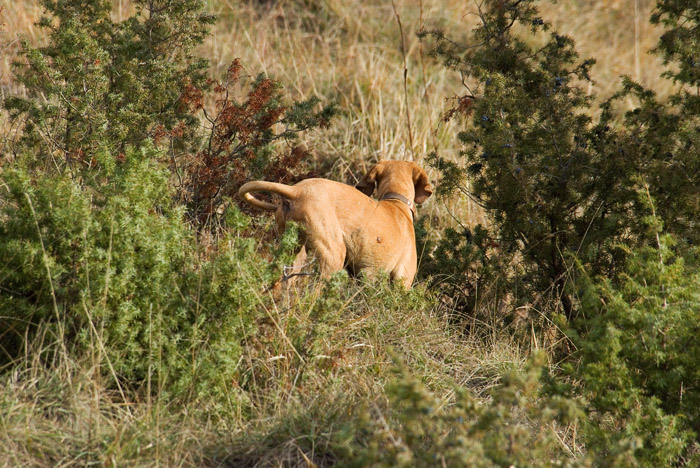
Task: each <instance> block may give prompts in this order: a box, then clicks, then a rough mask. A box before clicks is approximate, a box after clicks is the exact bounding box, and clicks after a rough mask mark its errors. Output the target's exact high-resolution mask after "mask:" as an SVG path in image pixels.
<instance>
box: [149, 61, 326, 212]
mask: <svg viewBox="0 0 700 468" xmlns="http://www.w3.org/2000/svg"><path fill="white" fill-rule="evenodd" d="M243 71H244V70H243V67H242V65H241V63H240V61H239V60H238V59H236V60H234V61H233V63H232V64H231V66H230V67H229V68H228V72H227V74H226V77H225V78H224V80H223V81H210V83H209V84H210V86H211V88H210V89H211V91H212V94H213V95H212V96H211V97H210V98H207V96H205V92H204V91H203V90H201V89H198V88H196V87H194V86H192V85H188V86H186V90H185V93H184V94H183V96H182V98H181V100H180V105H182V106H184V107H186V108H187V109H188V110H189V111H190V112H191V113H193V114H195V113H199V112H201V113H202V115H203V117H204V120H205V122H206V124H205V128H206V132H205V136H204V139H203V141H202V144H201V147H200V148H199V150H198V151H196V152H192V154H189V155H188V156H186V157H185V159H184V161H183V163H182V167H180V168H179V169H178V168H176V170H177V172H178V174H179V175H181V180H182V184H181V187H180V188H181V191H182V194H183V197H184V198H185V200H186V203H187V205H188V207H189V209H190V213H191V215H192V218H193V219H194V220H195V221H196V222H197V223H199V224H200V225H203V224H205V223H206V222H207V221H208V220H209V219H210V218H211V217H212V215H213V214H214V213H216V211H217V209H218V208H219V207H220V206H221V205H222V203H223V202H224V201H225V200H226V199H230V198H231V197H233V196H234V195H235V193H236V192H237V190H238V188H239V187H240V186H241V185H242V184H243V183H244V182H245V181H247V180H249V179H253V178H254V179H267V180H273V181H276V182H283V183H294V182H296V181H298V180H301V179H304V178H307V177H309V176H311V175H312V174H311V173H308V172H307V173H303V172H302V171H303V169H302V167H303V164H302V163H303V162H304V160H305V159H306V158H307V156H308V152H307V151H306V149H304V147H303V146H302V145H300V144H298V142H297V138H298V134H299V133H300V132H302V131H304V130H308V129H311V128H314V127H327V126H328V123H329V120H330V119H331V118H332V117H333V115H334V114H335V113H336V109H335V107H334V106H333V105H327V106H325V107H322V108H321V109H320V110H316V108H317V107H318V103H319V100H318V99H317V98H312V99H309V100H307V101H302V102H294V103H291V104H288V103H286V102H285V101H284V99H283V96H282V93H281V92H280V90H281V86H280V84H279V83H278V82H276V81H274V80H272V79H270V78H267V77H265V76H264V75H263V74H260V75H258V76H257V77H256V78H255V79H252V80H251V79H250V77H249V76H248V75H244V74H243ZM237 94H240V95H242V96H243V97H242V98H237ZM207 101H210V102H213V104H212V105H211V106H207V105H206V102H207ZM166 134H167V135H168V136H170V137H171V138H173V137H177V135H175V134H173V132H172V131H170V132H166V131H165V129H160V130H159V132H156V135H157V137H162V136H164V135H166ZM278 142H282V143H286V145H287V146H288V148H289V150H288V151H283V150H282V151H276V150H275V149H276V148H275V146H276V145H275V143H278Z"/></svg>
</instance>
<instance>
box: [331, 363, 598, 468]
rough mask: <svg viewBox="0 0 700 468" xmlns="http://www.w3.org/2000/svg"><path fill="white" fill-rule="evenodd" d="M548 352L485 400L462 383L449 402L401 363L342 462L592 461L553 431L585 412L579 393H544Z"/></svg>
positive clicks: (508, 463)
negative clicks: (383, 400) (383, 405)
mask: <svg viewBox="0 0 700 468" xmlns="http://www.w3.org/2000/svg"><path fill="white" fill-rule="evenodd" d="M542 359H543V355H541V354H540V355H538V356H536V357H533V358H532V359H531V361H530V362H529V364H528V365H527V366H526V368H525V369H524V370H523V371H522V372H518V371H511V372H506V373H505V374H504V375H503V376H502V382H501V384H500V385H498V386H497V387H496V388H494V389H493V390H491V391H490V392H489V393H490V396H491V399H490V401H487V402H479V401H478V400H476V399H475V398H474V397H472V396H471V395H470V393H469V391H468V390H467V389H466V388H464V387H459V386H457V387H455V388H454V395H455V396H454V401H450V402H448V401H443V400H442V399H440V398H438V397H436V396H435V395H434V394H433V393H432V392H430V391H429V390H427V389H426V387H425V385H424V384H423V383H422V382H421V379H420V378H419V377H417V376H414V375H413V374H412V373H411V372H410V371H408V369H407V368H406V367H405V366H404V365H399V366H398V367H397V375H396V380H395V381H394V382H392V383H390V384H389V386H388V389H387V393H388V396H389V408H388V409H387V410H386V411H382V413H379V409H378V408H377V409H375V410H373V411H366V412H365V414H364V420H363V423H362V424H361V425H360V427H359V428H356V429H355V431H356V438H357V442H356V445H352V444H349V445H346V450H347V452H345V453H344V454H343V456H342V457H341V460H342V461H341V463H340V466H376V467H395V466H406V467H409V466H410V467H429V466H430V467H432V466H473V467H497V466H502V467H509V466H518V467H544V466H589V465H587V463H586V460H585V459H584V457H582V456H575V455H573V454H571V453H568V452H567V451H566V449H565V448H564V446H563V445H562V443H561V441H560V439H559V438H558V437H560V436H558V435H557V434H555V432H556V431H560V432H561V433H562V434H564V432H565V430H564V429H563V428H564V427H565V425H566V424H575V423H576V422H577V421H579V419H580V418H581V417H582V416H583V413H582V412H581V409H580V405H579V404H578V403H577V402H575V401H574V400H569V399H565V398H560V397H554V398H547V397H543V396H542V394H541V387H542V386H541V384H540V376H541V374H542V369H543V367H542V366H543V362H542ZM562 424H563V425H562Z"/></svg>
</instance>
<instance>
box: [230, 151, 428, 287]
mask: <svg viewBox="0 0 700 468" xmlns="http://www.w3.org/2000/svg"><path fill="white" fill-rule="evenodd" d="M375 187H376V189H377V198H378V199H379V201H375V200H372V199H371V198H369V195H372V192H374V190H375ZM259 191H267V192H273V193H276V194H279V195H280V196H281V197H282V201H281V202H280V203H277V204H276V203H269V202H266V201H262V200H259V199H257V198H255V197H254V196H253V195H252V194H251V192H259ZM432 193H433V187H432V186H431V185H430V181H429V180H428V175H427V174H426V173H425V171H424V170H423V169H421V168H420V166H418V165H417V164H416V163H412V162H405V161H380V162H379V163H377V164H376V165H375V166H374V167H373V168H372V169H371V170H370V171H369V173H367V175H366V176H365V177H364V178H363V179H362V180H361V181H360V182H359V183H358V184H357V188H354V187H352V186H350V185H345V184H341V183H339V182H334V181H332V180H328V179H306V180H302V181H301V182H299V183H298V184H296V185H293V186H290V185H284V184H278V183H275V182H264V181H254V182H248V183H246V184H244V185H243V186H242V187H241V188H240V190H239V191H238V195H239V196H240V197H242V198H243V199H244V200H245V201H246V202H247V203H249V204H250V205H252V206H255V207H257V208H261V209H263V210H267V211H275V212H276V213H275V217H276V220H277V226H278V229H279V231H280V233H281V232H284V228H285V223H286V222H287V221H288V220H291V221H296V222H297V223H299V224H300V225H301V227H302V229H303V231H304V247H302V250H301V252H299V255H297V258H296V260H295V262H294V267H295V268H296V269H299V268H300V267H301V266H302V265H303V264H304V263H305V262H306V254H307V251H308V252H309V253H310V254H312V255H313V256H315V257H316V259H317V260H318V262H319V266H320V272H321V275H322V276H323V277H327V276H329V275H330V274H331V273H333V272H335V271H338V270H341V269H343V268H347V269H348V270H349V271H350V272H351V273H355V274H356V273H360V272H361V271H364V272H366V273H367V274H369V275H372V274H374V273H376V272H377V271H379V270H384V271H386V272H388V273H389V275H390V277H391V278H392V280H400V281H401V282H402V283H403V284H404V285H405V286H406V288H410V287H411V283H413V277H414V276H415V274H416V269H417V261H416V238H415V234H414V231H413V218H414V217H415V205H414V204H421V203H423V202H424V201H425V200H426V199H427V198H428V197H429V196H430V195H431V194H432Z"/></svg>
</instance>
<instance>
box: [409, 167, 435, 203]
mask: <svg viewBox="0 0 700 468" xmlns="http://www.w3.org/2000/svg"><path fill="white" fill-rule="evenodd" d="M413 185H414V186H415V189H416V197H415V202H416V204H417V205H420V204H421V203H423V202H425V201H426V200H427V199H428V197H429V196H430V195H432V194H433V186H432V185H430V179H428V174H426V173H425V171H424V170H423V169H422V168H421V167H419V166H417V165H416V166H414V168H413Z"/></svg>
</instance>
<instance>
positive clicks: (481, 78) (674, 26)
mask: <svg viewBox="0 0 700 468" xmlns="http://www.w3.org/2000/svg"><path fill="white" fill-rule="evenodd" d="M535 3H536V2H535V1H532V0H529V1H519V0H518V1H516V0H509V1H501V0H493V1H488V0H487V1H485V2H484V4H483V5H482V6H481V7H480V8H479V15H480V19H481V24H480V25H479V26H477V28H476V29H475V30H474V31H473V34H472V36H470V37H469V38H468V40H467V42H466V44H465V45H464V46H463V45H462V44H459V43H458V42H457V41H454V40H451V39H448V38H447V37H446V36H445V34H444V33H443V32H442V31H430V32H427V31H423V32H422V33H421V36H423V37H426V36H428V35H430V36H432V37H433V39H434V43H435V45H434V49H433V55H434V56H436V57H438V58H440V59H442V60H443V61H444V63H445V65H446V66H447V67H450V68H453V69H455V70H456V71H458V72H459V73H460V76H461V78H462V82H463V83H465V86H466V91H465V95H464V96H463V97H461V99H459V100H458V101H457V106H456V108H455V109H453V110H451V111H449V112H448V115H461V116H463V117H467V118H468V119H465V120H467V124H466V126H465V129H464V130H463V131H461V132H460V133H459V135H458V138H459V141H460V143H461V145H462V148H463V150H462V156H463V158H464V166H463V167H460V166H459V165H457V164H455V163H452V162H450V161H447V160H445V159H442V158H440V157H438V156H437V155H434V156H433V159H434V164H435V165H436V166H437V167H439V168H440V170H441V171H442V172H443V175H444V183H443V191H447V192H450V191H453V190H454V189H455V188H457V187H460V188H462V189H463V190H465V191H466V190H467V189H466V188H465V187H466V185H467V184H465V183H464V181H465V180H466V179H467V178H468V179H470V180H471V192H468V193H469V194H470V196H472V197H473V198H474V199H475V200H477V201H478V202H479V203H480V204H481V205H483V206H484V208H485V209H486V210H487V212H488V213H489V214H490V215H491V217H492V219H493V226H492V227H493V234H492V237H493V238H494V244H497V245H498V246H499V255H501V256H503V258H504V260H503V264H504V265H510V266H511V267H512V268H507V269H505V270H504V271H503V275H504V276H505V277H506V278H507V279H508V280H509V281H510V286H509V288H508V289H509V290H510V291H511V293H512V294H513V296H514V299H515V301H514V302H513V304H514V305H515V306H518V305H522V304H523V303H529V304H533V303H535V302H540V304H538V307H539V308H542V307H541V305H542V304H541V301H543V300H546V299H547V297H551V298H553V299H555V300H556V301H557V302H559V305H560V306H561V308H562V310H563V312H564V313H565V315H566V316H567V318H569V319H571V318H573V317H574V316H575V315H576V304H575V303H574V301H573V299H572V297H571V294H570V292H569V290H568V288H567V278H568V270H569V266H568V265H567V263H566V261H565V257H566V254H567V253H574V254H576V256H577V257H578V258H579V259H580V260H581V261H582V262H584V265H585V267H586V268H587V269H588V270H589V271H590V272H592V273H594V274H599V273H604V274H613V273H614V272H615V271H617V270H618V269H620V268H623V267H624V257H625V255H624V251H622V250H620V249H616V248H615V245H616V243H618V242H623V243H625V244H627V245H629V246H631V247H635V246H641V245H644V244H645V243H646V242H647V240H648V237H646V236H645V235H644V234H645V229H646V228H645V227H644V225H643V223H640V222H639V220H640V218H642V217H643V216H645V206H644V205H643V204H641V205H640V203H639V197H638V196H637V194H638V193H639V191H640V190H645V191H648V192H649V194H650V196H651V197H652V198H653V199H655V200H657V201H658V204H659V209H658V213H657V215H658V216H659V217H660V218H661V220H662V221H663V223H664V225H665V226H667V228H668V229H669V230H670V232H671V233H672V234H674V235H677V236H679V237H680V238H683V239H687V240H690V241H696V240H697V232H698V230H697V219H698V214H699V212H698V210H699V209H700V204H699V203H698V200H699V199H700V193H699V192H698V187H700V181H699V180H698V176H697V174H699V173H700V170H697V169H698V168H697V167H696V166H697V164H698V162H697V161H698V160H697V158H696V157H695V155H696V154H697V150H696V148H697V144H698V141H700V139H699V138H700V137H699V135H700V133H699V132H698V125H697V119H698V115H700V113H699V112H698V110H699V109H700V106H698V105H697V102H698V100H697V92H696V91H693V90H695V88H694V87H693V86H694V83H695V82H694V81H693V79H695V78H693V77H694V76H695V75H693V73H694V72H692V70H694V68H693V67H692V66H689V65H688V63H691V64H692V63H694V61H693V60H694V59H693V58H691V55H692V54H691V52H690V51H691V50H696V49H697V47H695V45H696V44H697V29H698V28H697V27H693V25H697V21H696V20H695V18H697V6H696V5H695V4H693V3H692V2H660V3H659V6H658V11H657V13H656V15H655V16H654V19H655V20H656V21H663V22H664V23H665V24H666V25H667V26H668V27H669V28H670V29H669V30H668V32H667V33H666V34H665V35H664V37H663V38H662V41H661V43H660V46H659V50H661V51H662V52H663V53H664V54H665V57H666V58H667V59H668V60H683V61H685V62H688V61H690V62H688V63H685V64H683V65H682V66H681V68H680V69H681V71H680V73H678V74H673V73H671V75H672V76H673V77H674V79H676V80H678V81H679V82H682V83H684V84H685V85H687V88H685V89H683V90H681V91H680V92H679V94H678V95H677V96H674V97H673V98H672V99H671V100H670V102H669V103H663V102H659V101H658V99H657V98H656V96H655V94H654V93H653V92H652V91H650V90H647V89H644V88H643V87H642V86H640V85H638V84H636V83H634V82H632V81H631V80H629V79H625V80H624V81H623V87H622V89H621V91H620V92H619V93H617V94H616V95H614V96H612V97H611V98H610V99H609V100H608V101H606V102H605V103H604V104H603V106H602V113H601V116H600V118H599V119H598V120H597V121H594V119H593V118H592V117H591V115H595V111H596V109H594V108H593V107H592V98H591V96H588V94H587V92H586V89H585V83H586V81H589V80H590V78H589V70H590V68H591V67H592V66H593V64H594V60H592V59H587V60H582V61H581V60H579V59H578V56H577V54H576V51H575V48H574V41H573V39H571V38H569V37H565V36H562V35H560V34H558V33H556V32H553V31H551V25H550V24H549V23H547V22H546V21H545V20H543V19H542V18H541V17H540V16H539V13H538V11H537V9H536V7H535ZM685 19H688V21H687V22H684V20H685ZM528 31H529V33H528ZM693 47H695V49H694V48H693ZM622 98H625V102H627V101H628V99H627V98H630V99H629V100H630V101H631V102H635V103H636V104H635V106H636V108H635V109H633V110H631V111H630V112H628V113H626V114H625V116H624V119H622V122H621V123H619V122H618V121H619V120H620V119H619V109H618V108H617V106H618V102H620V100H621V99H622ZM448 242H449V241H448ZM459 245H461V244H459ZM474 247H475V248H477V249H478V247H479V246H478V245H476V244H475V245H474ZM445 248H446V249H448V250H449V248H450V244H449V243H448V244H445ZM458 248H459V249H461V248H462V247H458ZM455 254H456V252H455ZM437 261H438V266H437V268H438V269H439V268H440V264H441V263H442V260H441V259H438V260H437ZM479 261H481V260H477V261H476V263H475V265H478V268H482V269H483V270H486V264H485V263H482V264H481V265H479ZM458 277H459V275H458ZM472 289H473V288H471V287H466V288H464V291H465V292H467V294H470V291H471V290H472ZM468 301H469V299H465V300H463V302H468ZM554 305H555V306H556V304H554ZM545 308H546V309H547V310H555V309H554V307H551V306H550V307H545Z"/></svg>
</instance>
